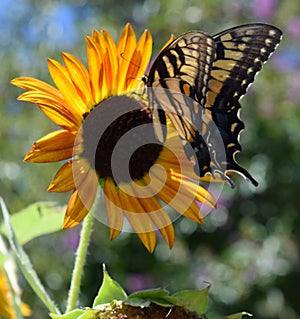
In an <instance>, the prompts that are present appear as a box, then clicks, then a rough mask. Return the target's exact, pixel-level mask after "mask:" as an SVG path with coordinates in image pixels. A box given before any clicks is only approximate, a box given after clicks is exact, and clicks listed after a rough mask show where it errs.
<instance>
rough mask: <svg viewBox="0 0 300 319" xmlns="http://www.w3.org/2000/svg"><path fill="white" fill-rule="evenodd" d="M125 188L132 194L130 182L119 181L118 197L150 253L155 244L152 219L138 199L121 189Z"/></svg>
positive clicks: (127, 216)
mask: <svg viewBox="0 0 300 319" xmlns="http://www.w3.org/2000/svg"><path fill="white" fill-rule="evenodd" d="M126 188H129V192H130V193H131V194H132V192H133V190H132V189H131V186H130V184H125V183H120V185H119V197H120V200H121V204H122V206H123V209H124V213H125V215H126V218H127V219H128V221H129V223H130V224H131V226H132V228H133V229H134V231H135V233H136V234H137V235H138V237H139V238H140V240H141V241H142V243H143V244H144V246H145V247H146V248H147V249H148V250H149V252H150V253H152V252H153V250H154V248H155V244H156V235H155V231H154V228H153V223H152V220H151V218H150V217H149V216H148V214H147V212H146V211H145V210H144V208H143V207H142V205H141V204H140V203H139V201H138V199H137V198H136V197H134V196H130V195H128V194H127V193H125V192H124V191H123V190H122V189H126Z"/></svg>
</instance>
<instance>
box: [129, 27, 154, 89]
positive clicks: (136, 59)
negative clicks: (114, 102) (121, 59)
mask: <svg viewBox="0 0 300 319" xmlns="http://www.w3.org/2000/svg"><path fill="white" fill-rule="evenodd" d="M151 54H152V36H151V33H150V32H149V31H148V30H145V32H144V33H143V34H142V36H141V38H140V39H139V41H138V43H137V46H136V50H135V51H134V53H133V55H132V58H131V61H130V65H129V67H128V71H127V74H126V85H127V90H128V91H131V90H134V89H136V88H137V87H138V85H139V84H140V83H141V77H142V76H143V75H144V74H145V73H146V69H147V67H148V65H149V62H150V58H151Z"/></svg>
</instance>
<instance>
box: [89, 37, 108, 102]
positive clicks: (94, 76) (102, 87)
mask: <svg viewBox="0 0 300 319" xmlns="http://www.w3.org/2000/svg"><path fill="white" fill-rule="evenodd" d="M86 50H87V57H88V68H89V77H90V81H91V86H92V94H93V98H94V101H95V103H96V104H98V103H99V102H100V101H101V100H102V99H104V97H105V96H106V95H107V92H108V88H107V86H106V83H105V82H104V81H103V77H104V69H103V58H102V55H101V54H102V53H101V52H100V48H99V46H98V45H97V44H96V43H95V40H94V38H91V37H86Z"/></svg>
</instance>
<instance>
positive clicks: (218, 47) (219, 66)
mask: <svg viewBox="0 0 300 319" xmlns="http://www.w3.org/2000/svg"><path fill="white" fill-rule="evenodd" d="M281 37H282V32H281V30H279V29H278V28H277V27H275V26H272V25H269V24H263V23H253V24H245V25H241V26H236V27H233V28H231V29H228V30H225V31H222V32H220V33H218V34H216V35H214V36H210V35H209V34H207V33H205V32H202V31H190V32H186V33H183V34H182V35H180V36H178V37H177V38H175V39H174V40H173V41H172V42H171V43H170V44H168V45H167V46H166V47H165V48H164V49H163V50H162V51H161V52H160V53H159V54H158V56H157V58H156V59H155V60H154V62H153V64H152V66H151V68H150V70H149V72H148V74H147V75H145V76H144V77H143V79H142V80H143V82H144V83H145V85H146V88H147V92H148V96H149V103H150V106H151V108H152V114H153V115H152V116H153V122H154V127H155V134H156V136H157V138H158V140H159V141H161V142H162V141H164V140H165V138H166V126H165V125H164V124H165V123H166V115H167V117H168V118H169V119H170V120H171V122H172V124H173V125H174V127H175V129H176V130H177V132H178V134H179V136H180V138H181V140H182V143H183V146H184V150H185V153H186V155H187V157H188V158H189V159H190V161H191V162H193V164H194V170H195V172H196V173H197V174H198V175H199V176H200V177H203V176H205V175H207V174H210V175H212V176H213V177H214V176H215V175H216V174H218V175H219V176H221V178H222V179H224V180H225V181H227V182H228V183H229V185H231V186H232V187H233V186H234V184H233V182H232V181H231V179H230V178H229V176H228V175H227V174H230V173H231V172H236V173H239V174H240V175H242V176H243V177H244V178H245V179H247V180H249V181H250V182H251V183H252V184H253V185H255V186H257V185H258V183H257V181H256V180H255V179H254V178H253V177H252V176H251V175H250V174H249V173H248V172H247V170H246V169H244V168H243V167H241V166H240V165H239V164H238V163H237V161H236V159H235V156H236V154H237V153H238V152H240V151H241V149H242V148H241V145H240V143H239V135H240V132H241V131H242V130H243V129H244V127H245V125H244V123H243V122H242V121H241V119H240V118H239V110H240V108H241V105H240V102H239V100H240V99H241V98H242V97H243V95H244V94H245V93H246V91H247V89H248V87H249V86H250V84H252V82H253V81H254V78H255V76H256V75H257V73H258V72H259V71H260V70H261V68H262V66H263V64H264V63H265V62H266V61H267V60H268V59H269V57H270V55H271V54H272V53H273V52H274V51H275V49H276V47H277V45H278V44H279V42H280V40H281Z"/></svg>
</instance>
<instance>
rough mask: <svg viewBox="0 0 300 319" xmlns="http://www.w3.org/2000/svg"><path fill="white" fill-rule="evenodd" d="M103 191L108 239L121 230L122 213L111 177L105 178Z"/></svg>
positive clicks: (115, 235) (114, 236)
mask: <svg viewBox="0 0 300 319" xmlns="http://www.w3.org/2000/svg"><path fill="white" fill-rule="evenodd" d="M103 191H104V194H105V206H106V215H107V221H108V226H109V229H110V239H115V238H116V237H117V236H118V235H119V234H120V232H121V231H122V228H123V222H124V215H123V209H122V208H121V207H122V205H121V201H120V198H119V195H118V192H117V190H116V186H115V183H114V181H113V180H112V178H111V177H108V178H106V179H105V183H104V189H103Z"/></svg>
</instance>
